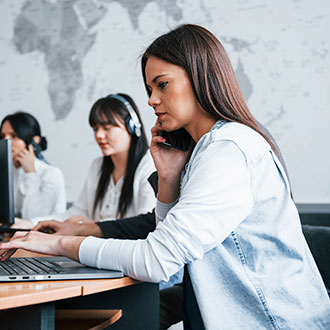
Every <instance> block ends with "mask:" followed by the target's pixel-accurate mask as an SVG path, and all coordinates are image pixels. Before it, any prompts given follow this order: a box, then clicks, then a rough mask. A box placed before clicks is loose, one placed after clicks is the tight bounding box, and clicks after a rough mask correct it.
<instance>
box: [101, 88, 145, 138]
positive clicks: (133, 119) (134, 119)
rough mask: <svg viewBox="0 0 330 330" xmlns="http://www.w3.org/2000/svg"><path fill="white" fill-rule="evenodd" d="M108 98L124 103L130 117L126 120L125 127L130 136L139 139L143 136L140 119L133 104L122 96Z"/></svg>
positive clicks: (109, 96) (112, 95)
mask: <svg viewBox="0 0 330 330" xmlns="http://www.w3.org/2000/svg"><path fill="white" fill-rule="evenodd" d="M107 97H108V98H112V99H116V100H118V101H120V102H121V103H123V104H124V105H125V107H126V109H127V111H128V113H129V117H127V119H126V120H125V126H126V129H127V131H128V132H129V133H130V134H133V135H136V136H137V137H140V136H141V123H140V121H139V118H138V116H137V114H136V112H135V110H134V109H133V107H132V106H131V104H130V103H129V102H128V101H127V100H126V99H125V98H124V97H123V96H121V95H118V94H110V95H108V96H107Z"/></svg>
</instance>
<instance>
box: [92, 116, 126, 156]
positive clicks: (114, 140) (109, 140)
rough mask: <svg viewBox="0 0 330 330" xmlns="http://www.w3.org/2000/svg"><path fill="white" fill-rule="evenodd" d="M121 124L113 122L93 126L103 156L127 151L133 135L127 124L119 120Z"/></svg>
mask: <svg viewBox="0 0 330 330" xmlns="http://www.w3.org/2000/svg"><path fill="white" fill-rule="evenodd" d="M117 124H118V125H119V126H114V125H111V124H106V125H97V126H96V127H94V128H93V130H94V137H95V141H96V142H97V144H98V145H99V147H100V149H101V151H102V154H103V156H114V155H117V154H120V153H126V152H128V150H129V147H130V144H131V136H130V134H129V133H128V132H127V129H126V127H125V125H124V124H123V123H122V122H120V121H119V120H117Z"/></svg>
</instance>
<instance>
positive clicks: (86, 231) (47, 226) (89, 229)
mask: <svg viewBox="0 0 330 330" xmlns="http://www.w3.org/2000/svg"><path fill="white" fill-rule="evenodd" d="M69 219H72V218H69ZM69 219H68V220H69ZM86 219H87V218H86ZM68 220H66V221H64V222H61V221H57V220H49V221H40V222H38V224H37V225H36V226H35V227H34V228H33V230H35V231H41V232H46V233H49V234H51V233H53V234H56V235H66V236H96V237H102V231H101V229H100V227H99V226H98V225H97V224H96V223H95V221H93V220H90V219H87V220H89V221H88V222H87V221H86V222H83V223H81V224H80V223H77V221H68Z"/></svg>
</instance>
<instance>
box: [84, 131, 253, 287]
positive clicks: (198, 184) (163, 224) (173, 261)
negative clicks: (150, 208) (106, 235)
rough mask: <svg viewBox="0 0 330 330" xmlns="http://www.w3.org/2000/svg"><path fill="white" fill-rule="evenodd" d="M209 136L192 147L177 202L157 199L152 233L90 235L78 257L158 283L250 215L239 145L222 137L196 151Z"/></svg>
mask: <svg viewBox="0 0 330 330" xmlns="http://www.w3.org/2000/svg"><path fill="white" fill-rule="evenodd" d="M209 138H210V134H206V135H205V136H204V137H203V138H201V140H200V141H199V142H198V144H197V145H196V147H195V150H194V152H193V154H192V156H191V159H190V163H189V168H190V170H189V172H187V173H186V174H185V175H184V180H185V185H184V186H182V188H181V192H180V196H179V199H178V201H177V202H175V203H173V204H171V205H168V206H166V205H164V204H163V205H161V204H160V203H158V204H157V208H156V215H157V217H158V219H157V221H158V224H157V227H156V230H155V231H154V232H153V233H150V234H149V236H148V237H147V238H146V239H145V240H119V239H101V238H95V237H88V238H86V239H85V240H84V241H83V242H82V244H81V246H80V249H79V259H80V262H81V263H83V264H86V265H89V266H92V267H97V268H105V269H120V270H122V271H123V272H124V273H125V274H127V275H129V276H131V277H133V278H137V279H140V280H146V281H152V282H160V281H167V280H168V279H169V277H170V276H171V275H172V274H174V273H176V272H177V271H178V270H179V269H180V268H182V266H184V264H186V263H190V262H192V261H194V260H197V259H200V258H202V257H203V254H204V253H205V251H207V250H209V249H210V248H212V247H214V246H216V245H217V244H219V243H220V242H221V241H222V240H223V239H224V238H225V237H226V236H227V235H228V234H229V233H230V231H231V230H232V229H233V228H235V227H236V226H237V225H238V224H239V223H240V222H241V221H242V220H243V219H244V218H245V217H246V216H247V215H248V214H249V212H250V211H251V207H252V203H253V196H252V194H251V191H250V180H251V178H250V173H249V170H248V168H247V167H246V160H245V158H244V155H243V154H242V152H241V151H240V149H239V148H238V147H237V146H236V145H235V144H234V143H233V142H232V141H227V140H221V141H219V142H216V143H211V144H209V145H207V147H206V148H205V150H203V151H202V152H198V149H199V148H200V147H199V146H204V145H205V144H207V142H205V140H206V141H207V139H209ZM168 209H170V211H169V212H168V213H167V211H168ZM164 210H165V211H164ZM219 218H220V219H223V220H222V221H219ZM163 219H164V220H163ZM224 219H228V221H224ZM159 220H162V221H159Z"/></svg>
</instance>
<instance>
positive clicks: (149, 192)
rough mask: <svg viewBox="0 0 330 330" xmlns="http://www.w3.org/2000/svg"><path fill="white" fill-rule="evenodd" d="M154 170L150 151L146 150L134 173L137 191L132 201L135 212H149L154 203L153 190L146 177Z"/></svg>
mask: <svg viewBox="0 0 330 330" xmlns="http://www.w3.org/2000/svg"><path fill="white" fill-rule="evenodd" d="M155 171H156V168H155V165H154V163H153V160H152V157H151V155H150V152H149V151H147V153H146V155H145V156H144V157H143V158H142V160H141V162H140V164H139V166H138V167H137V169H136V173H135V179H134V181H135V184H134V186H136V183H137V187H138V189H137V191H136V192H135V193H134V196H133V203H134V204H135V206H136V207H135V213H136V214H144V213H147V212H151V210H152V209H153V208H154V207H155V205H156V197H155V192H154V190H153V189H152V186H151V185H150V183H149V181H148V178H149V176H150V175H151V174H152V173H153V172H155Z"/></svg>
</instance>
